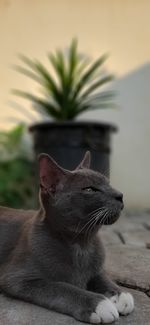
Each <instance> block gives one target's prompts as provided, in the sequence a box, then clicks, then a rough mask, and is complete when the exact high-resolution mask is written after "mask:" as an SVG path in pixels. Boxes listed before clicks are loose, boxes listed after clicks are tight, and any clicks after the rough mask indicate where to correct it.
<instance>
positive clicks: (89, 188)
mask: <svg viewBox="0 0 150 325" xmlns="http://www.w3.org/2000/svg"><path fill="white" fill-rule="evenodd" d="M82 190H83V191H86V192H97V191H98V189H97V188H95V187H93V186H89V187H84V188H82Z"/></svg>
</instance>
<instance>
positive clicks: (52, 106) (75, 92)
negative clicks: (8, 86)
mask: <svg viewBox="0 0 150 325" xmlns="http://www.w3.org/2000/svg"><path fill="white" fill-rule="evenodd" d="M106 58H107V55H103V56H101V57H99V58H98V59H97V60H95V61H94V62H91V61H90V60H89V59H88V58H87V57H85V56H83V55H82V56H81V55H80V53H79V52H78V48H77V40H76V39H74V40H73V41H72V42H71V45H70V47H69V50H68V54H67V56H66V54H65V53H64V52H63V51H61V50H57V51H56V52H55V54H52V53H50V54H48V60H49V62H50V64H51V67H52V68H53V72H55V75H54V74H53V72H52V71H51V70H49V69H47V68H46V67H45V66H44V65H43V64H42V63H41V62H39V61H38V60H31V59H29V58H27V57H25V56H23V55H21V56H20V59H21V62H22V63H23V64H24V65H21V66H18V67H17V70H18V71H19V72H21V73H23V74H25V75H26V76H27V77H30V78H32V79H33V80H34V81H36V82H37V83H38V84H40V86H41V90H42V96H41V97H39V96H37V95H33V94H32V93H29V92H25V91H21V90H14V92H15V94H16V95H19V96H22V97H24V98H26V99H28V100H29V101H31V102H32V104H33V107H34V109H36V110H39V109H40V112H41V111H43V112H44V113H46V114H48V116H49V117H51V118H52V120H49V121H44V122H41V123H36V124H34V125H32V126H30V128H29V130H30V131H31V133H32V135H33V139H34V149H35V153H36V155H37V154H39V153H41V152H45V153H48V154H50V155H52V156H53V157H54V158H55V159H56V161H58V162H59V163H60V164H61V165H62V166H64V167H65V168H69V169H73V168H74V167H75V166H76V165H77V163H78V161H80V159H81V157H82V156H83V154H84V152H85V151H86V150H90V151H91V153H92V167H93V168H94V169H97V170H100V171H102V172H104V173H106V171H108V170H109V156H110V138H111V133H112V132H113V131H116V127H115V126H113V125H111V124H108V123H102V122H89V121H84V122H83V121H77V120H76V118H77V117H78V116H79V115H80V114H81V113H84V112H87V111H89V110H95V109H105V108H108V107H109V108H110V107H112V105H113V102H112V99H113V95H114V94H113V92H112V91H108V90H103V91H101V88H102V86H104V85H105V84H107V83H108V82H110V81H111V80H112V79H113V76H112V75H110V74H104V72H102V66H103V63H104V62H105V60H106Z"/></svg>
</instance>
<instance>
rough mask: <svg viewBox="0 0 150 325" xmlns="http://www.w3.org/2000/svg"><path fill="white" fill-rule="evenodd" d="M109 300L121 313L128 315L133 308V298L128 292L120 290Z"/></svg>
mask: <svg viewBox="0 0 150 325" xmlns="http://www.w3.org/2000/svg"><path fill="white" fill-rule="evenodd" d="M110 300H111V302H112V303H113V304H114V305H115V306H116V308H117V310H118V312H119V314H121V315H128V314H130V313H131V312H132V311H133V309H134V299H133V297H132V295H131V294H130V293H129V292H122V293H121V294H119V295H115V296H113V297H111V298H110Z"/></svg>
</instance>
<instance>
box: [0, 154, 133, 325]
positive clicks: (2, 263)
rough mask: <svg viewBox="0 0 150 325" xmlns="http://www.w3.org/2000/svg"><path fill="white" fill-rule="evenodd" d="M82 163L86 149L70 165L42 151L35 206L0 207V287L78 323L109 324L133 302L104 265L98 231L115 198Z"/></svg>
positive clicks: (116, 204) (116, 210) (110, 217)
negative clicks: (65, 166)
mask: <svg viewBox="0 0 150 325" xmlns="http://www.w3.org/2000/svg"><path fill="white" fill-rule="evenodd" d="M89 164H90V156H89V153H87V154H86V155H85V157H84V159H83V161H82V162H81V163H80V165H79V166H78V167H77V168H76V170H75V171H72V172H70V171H67V170H64V169H62V168H61V167H60V166H58V165H57V164H56V163H55V162H54V161H53V159H52V158H50V157H49V156H47V155H44V154H43V155H41V156H40V162H39V172H40V195H39V196H40V209H39V211H22V210H14V209H8V208H3V207H1V208H0V290H1V291H2V292H3V293H6V294H7V295H10V296H12V297H16V298H19V299H22V300H25V301H28V302H31V303H35V304H37V305H40V306H43V307H46V308H49V309H52V310H55V311H58V312H62V313H65V314H68V315H71V316H73V317H75V318H76V319H78V320H80V321H83V322H90V323H102V322H103V323H110V322H112V321H115V320H117V319H118V317H119V313H120V314H128V313H130V312H131V311H132V310H133V307H134V303H133V298H132V296H131V295H130V294H129V293H124V292H121V289H120V288H119V287H118V286H117V285H116V284H115V283H113V282H112V281H111V280H110V279H109V277H108V276H107V274H106V271H105V270H104V256H105V254H104V248H103V245H102V243H101V240H100V232H99V229H100V228H101V226H102V224H111V223H113V222H114V221H115V220H116V219H117V218H118V217H119V215H120V212H121V210H122V208H123V200H122V194H121V193H120V192H118V191H116V190H114V189H112V188H111V187H110V184H109V182H108V180H107V179H106V178H105V177H104V176H103V175H101V174H100V173H97V172H94V171H91V170H90V169H89ZM100 231H101V230H100Z"/></svg>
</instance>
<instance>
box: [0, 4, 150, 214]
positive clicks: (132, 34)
mask: <svg viewBox="0 0 150 325" xmlns="http://www.w3.org/2000/svg"><path fill="white" fill-rule="evenodd" d="M74 36H76V37H77V38H78V40H79V47H80V50H81V51H83V52H86V53H88V54H89V56H91V57H93V58H96V57H97V56H99V55H100V54H102V53H104V52H108V53H110V57H109V60H108V61H107V64H106V66H107V68H108V69H109V70H110V71H111V72H113V73H115V74H116V77H117V78H116V81H115V83H114V88H115V89H116V90H117V93H118V96H117V101H118V104H119V107H120V109H118V110H116V111H114V110H109V111H105V112H104V111H103V112H102V111H96V112H95V111H94V112H91V113H88V114H86V115H84V116H82V117H81V118H82V119H85V118H87V119H93V120H94V119H99V120H101V119H102V120H107V121H113V122H115V123H116V124H117V125H118V126H119V128H120V132H119V133H118V135H115V136H114V138H113V157H112V174H111V179H112V183H113V185H114V186H116V187H118V188H120V189H121V190H122V191H123V192H124V194H125V201H126V205H127V207H130V208H131V207H132V208H139V209H140V208H150V171H149V168H150V1H148V0H147V1H146V0H126V1H123V0H107V1H106V0H76V1H74V0H70V1H69V0H59V1H58V0H55V1H50V0H49V1H48V0H0V41H1V43H0V44H1V46H0V48H1V50H0V127H1V128H4V127H8V126H9V127H10V125H12V123H14V122H15V120H16V118H17V119H18V118H19V119H23V120H24V119H25V120H26V121H27V122H28V123H29V122H31V121H32V120H34V119H36V120H37V119H38V117H37V116H36V117H35V116H34V114H33V112H32V110H31V109H28V108H29V104H28V103H25V102H21V101H20V100H19V99H17V102H18V103H20V104H21V105H22V104H23V105H24V107H25V108H27V112H28V113H25V112H23V111H18V108H13V107H12V106H13V105H14V104H12V103H10V101H12V100H13V101H14V98H13V97H12V95H11V94H10V89H11V88H22V89H26V90H27V89H28V90H29V89H30V90H34V91H35V90H36V89H37V88H36V87H35V84H33V83H32V82H31V81H30V80H28V79H27V78H25V77H23V76H21V75H19V74H17V73H16V72H15V71H14V70H13V69H12V65H13V64H17V63H18V59H17V53H20V52H21V53H24V54H26V55H28V56H30V57H37V58H39V59H40V60H42V61H43V62H46V52H48V51H53V50H54V49H55V48H56V47H63V48H65V47H66V46H67V45H68V44H69V43H70V40H71V39H72V37H74ZM25 114H26V115H27V116H25Z"/></svg>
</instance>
